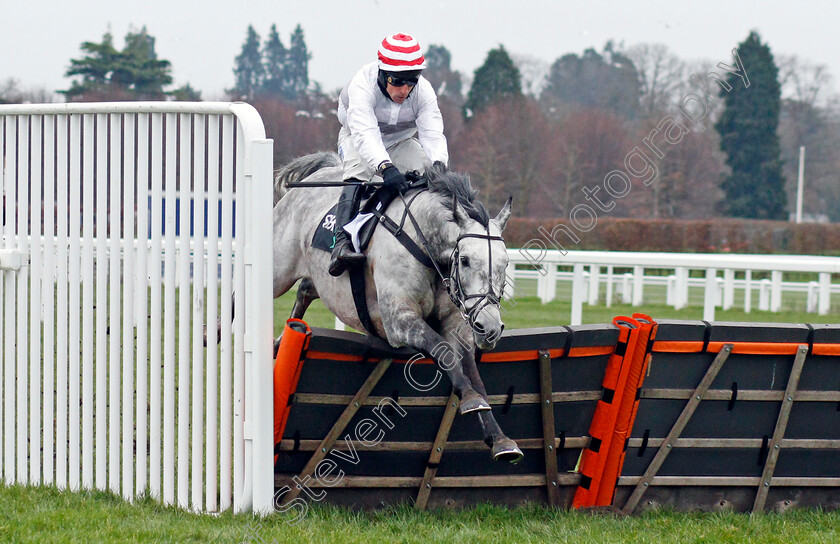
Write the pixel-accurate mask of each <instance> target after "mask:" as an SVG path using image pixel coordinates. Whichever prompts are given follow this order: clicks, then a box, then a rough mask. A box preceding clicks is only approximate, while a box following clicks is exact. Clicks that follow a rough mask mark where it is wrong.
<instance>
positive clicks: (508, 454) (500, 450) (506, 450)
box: [492, 436, 525, 465]
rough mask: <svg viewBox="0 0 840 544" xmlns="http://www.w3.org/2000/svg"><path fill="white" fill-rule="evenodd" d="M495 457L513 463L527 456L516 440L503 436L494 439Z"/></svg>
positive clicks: (493, 450) (493, 449)
mask: <svg viewBox="0 0 840 544" xmlns="http://www.w3.org/2000/svg"><path fill="white" fill-rule="evenodd" d="M492 452H493V459H494V460H495V461H507V462H508V463H510V464H511V465H515V464H517V463H518V462H519V461H521V460H522V458H523V457H525V454H523V453H522V450H520V449H519V446H517V445H516V442H514V441H513V440H511V439H510V438H508V437H506V436H502V437H500V438H497V439H496V440H494V441H493V448H492Z"/></svg>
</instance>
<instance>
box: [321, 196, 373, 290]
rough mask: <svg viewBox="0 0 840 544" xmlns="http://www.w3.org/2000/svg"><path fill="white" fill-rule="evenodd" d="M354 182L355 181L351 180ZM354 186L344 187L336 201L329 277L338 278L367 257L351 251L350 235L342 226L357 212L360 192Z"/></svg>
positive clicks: (361, 263)
mask: <svg viewBox="0 0 840 544" xmlns="http://www.w3.org/2000/svg"><path fill="white" fill-rule="evenodd" d="M353 181H356V180H353ZM357 189H358V187H356V186H349V187H345V188H344V190H343V191H342V192H341V198H339V199H338V206H337V207H336V209H335V230H336V233H335V244H334V245H333V248H332V254H331V255H330V267H329V272H330V275H331V276H335V277H338V276H340V275H342V274H343V273H344V271H345V270H347V269H349V268H354V267H356V266H361V265H363V264H365V261H366V260H367V257H365V255H364V254H363V253H359V252H357V251H356V250H354V249H353V244H352V242H351V241H350V235H349V234H347V232H346V231H345V230H344V225H346V224H347V223H349V222H350V220H351V219H353V216H355V215H356V214H357V213H358V211H359V198H360V197H361V194H360V193H361V191H358V190H357Z"/></svg>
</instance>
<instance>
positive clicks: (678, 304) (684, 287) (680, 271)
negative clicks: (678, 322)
mask: <svg viewBox="0 0 840 544" xmlns="http://www.w3.org/2000/svg"><path fill="white" fill-rule="evenodd" d="M674 275H675V276H676V277H677V280H676V285H675V286H674V289H675V290H676V293H674V309H675V310H681V309H683V308H685V307H686V306H688V269H687V268H685V267H684V266H680V267H678V268H676V269H674Z"/></svg>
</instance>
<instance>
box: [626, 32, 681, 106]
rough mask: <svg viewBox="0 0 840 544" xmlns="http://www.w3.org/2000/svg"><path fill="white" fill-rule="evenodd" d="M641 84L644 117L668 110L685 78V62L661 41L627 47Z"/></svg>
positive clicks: (676, 99)
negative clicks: (660, 42) (659, 42)
mask: <svg viewBox="0 0 840 544" xmlns="http://www.w3.org/2000/svg"><path fill="white" fill-rule="evenodd" d="M627 56H628V57H629V58H630V60H632V61H633V64H635V65H636V70H637V71H638V72H639V80H640V83H641V91H642V97H641V108H642V113H643V115H645V116H653V115H657V114H660V113H663V112H666V111H671V110H672V109H673V108H674V105H675V104H677V101H678V100H679V98H680V92H681V91H682V90H683V88H684V85H685V82H686V81H687V80H688V74H687V71H686V65H685V63H684V62H683V61H682V60H680V58H679V57H677V56H676V55H674V54H673V53H671V52H670V51H669V50H668V48H667V47H666V46H664V45H662V44H651V43H640V44H637V45H634V46H633V47H631V48H630V49H628V50H627Z"/></svg>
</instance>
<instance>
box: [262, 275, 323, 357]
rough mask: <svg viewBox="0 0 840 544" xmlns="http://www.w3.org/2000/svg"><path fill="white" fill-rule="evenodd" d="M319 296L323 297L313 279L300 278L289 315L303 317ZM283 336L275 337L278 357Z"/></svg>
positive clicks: (295, 317)
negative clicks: (316, 288)
mask: <svg viewBox="0 0 840 544" xmlns="http://www.w3.org/2000/svg"><path fill="white" fill-rule="evenodd" d="M317 298H321V297H320V295H318V291H316V290H315V284H314V283H312V280H310V279H309V278H303V279H302V280H300V285H299V286H298V292H297V297H296V298H295V305H294V306H292V314H291V315H290V316H289V317H291V318H293V319H303V314H305V313H306V309H307V308H309V305H310V304H312V301H313V300H315V299H317ZM282 337H283V335H282V334H281V335H280V336H278V337H277V338H275V339H274V356H275V357H277V349H278V348H279V347H280V338H282Z"/></svg>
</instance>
